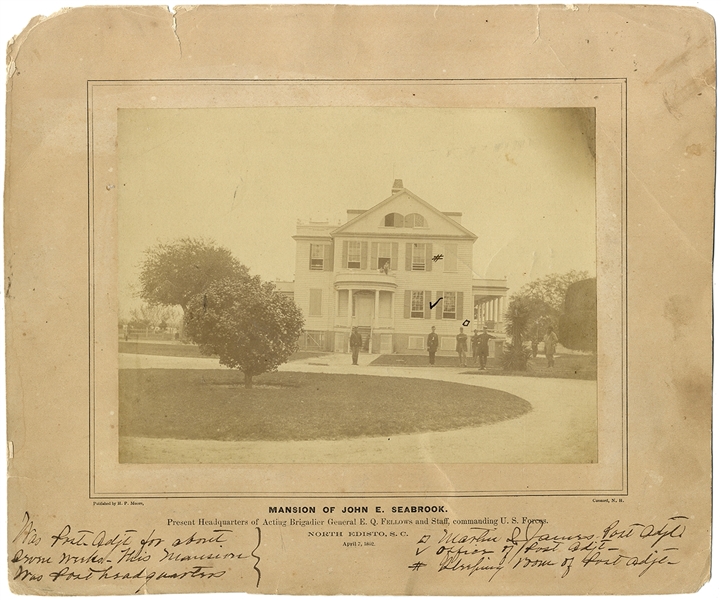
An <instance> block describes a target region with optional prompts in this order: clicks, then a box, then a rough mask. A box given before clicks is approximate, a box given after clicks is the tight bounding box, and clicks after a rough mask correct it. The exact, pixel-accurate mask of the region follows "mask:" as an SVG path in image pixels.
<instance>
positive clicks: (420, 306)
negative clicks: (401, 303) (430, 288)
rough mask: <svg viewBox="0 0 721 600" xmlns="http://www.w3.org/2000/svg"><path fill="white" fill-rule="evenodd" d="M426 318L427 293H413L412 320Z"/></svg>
mask: <svg viewBox="0 0 721 600" xmlns="http://www.w3.org/2000/svg"><path fill="white" fill-rule="evenodd" d="M424 317H425V292H411V319H423V318H424Z"/></svg>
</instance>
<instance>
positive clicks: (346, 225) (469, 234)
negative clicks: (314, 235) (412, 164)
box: [330, 188, 478, 240]
mask: <svg viewBox="0 0 721 600" xmlns="http://www.w3.org/2000/svg"><path fill="white" fill-rule="evenodd" d="M403 194H406V195H408V196H410V197H411V198H412V199H413V200H415V201H416V202H418V203H419V204H421V205H422V206H424V207H425V208H427V209H428V210H430V211H431V212H433V213H434V214H436V215H438V216H439V217H440V218H441V219H443V220H445V221H446V222H447V223H450V224H451V225H452V226H453V227H455V228H456V229H458V231H459V232H460V233H461V234H462V235H463V236H465V237H469V238H472V239H474V240H477V239H478V236H477V235H476V234H475V233H473V232H472V231H469V230H468V229H466V228H465V227H463V226H462V225H461V224H460V223H459V222H458V221H455V220H454V219H451V218H450V217H449V216H448V215H447V214H445V213H443V212H441V211H440V210H438V209H437V208H435V207H434V206H433V205H431V204H429V203H428V202H426V201H425V200H424V199H423V198H421V197H419V196H416V195H415V194H414V193H413V192H411V191H410V190H408V189H406V188H401V189H400V190H398V191H397V192H395V193H394V194H391V195H390V196H388V198H386V199H385V200H382V201H381V202H379V203H378V204H376V205H375V206H372V207H371V208H369V209H368V210H366V211H364V212H362V213H361V214H359V215H358V216H357V217H355V218H353V219H351V220H350V221H348V222H347V223H344V224H343V225H341V226H340V227H338V228H337V229H334V230H333V231H331V232H330V235H331V237H335V236H336V235H338V234H341V233H343V232H344V231H345V230H346V229H348V228H350V227H351V226H352V225H353V224H354V223H357V222H358V221H360V220H361V219H364V218H366V217H368V216H369V214H370V213H372V212H376V211H378V212H380V209H381V208H383V207H384V206H385V205H386V204H389V203H390V202H392V201H393V200H395V199H396V198H398V197H399V196H402V195H403ZM454 214H456V213H454Z"/></svg>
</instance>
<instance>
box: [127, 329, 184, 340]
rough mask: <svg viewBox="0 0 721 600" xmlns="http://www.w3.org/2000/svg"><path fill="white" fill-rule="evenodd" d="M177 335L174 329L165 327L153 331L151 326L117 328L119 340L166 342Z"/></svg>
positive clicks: (176, 337) (177, 336) (174, 338)
mask: <svg viewBox="0 0 721 600" xmlns="http://www.w3.org/2000/svg"><path fill="white" fill-rule="evenodd" d="M179 337H180V336H179V334H178V332H177V330H175V329H166V330H165V331H155V329H154V328H153V327H145V328H142V329H136V328H133V327H128V328H127V329H118V339H121V340H149V341H156V342H168V341H172V340H177V339H178V338H179Z"/></svg>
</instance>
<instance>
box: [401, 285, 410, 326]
mask: <svg viewBox="0 0 721 600" xmlns="http://www.w3.org/2000/svg"><path fill="white" fill-rule="evenodd" d="M403 318H404V319H410V318H411V291H410V290H406V293H405V297H404V298H403Z"/></svg>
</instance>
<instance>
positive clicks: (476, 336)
mask: <svg viewBox="0 0 721 600" xmlns="http://www.w3.org/2000/svg"><path fill="white" fill-rule="evenodd" d="M480 341H481V336H480V335H479V334H478V329H474V330H473V337H472V338H471V349H472V350H473V366H475V365H476V358H478V360H479V361H480V360H481V359H480V355H479V354H478V349H479V343H480Z"/></svg>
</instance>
